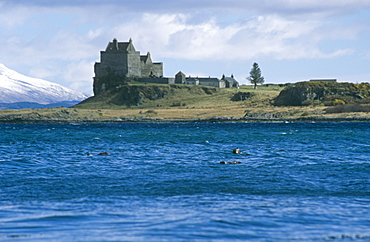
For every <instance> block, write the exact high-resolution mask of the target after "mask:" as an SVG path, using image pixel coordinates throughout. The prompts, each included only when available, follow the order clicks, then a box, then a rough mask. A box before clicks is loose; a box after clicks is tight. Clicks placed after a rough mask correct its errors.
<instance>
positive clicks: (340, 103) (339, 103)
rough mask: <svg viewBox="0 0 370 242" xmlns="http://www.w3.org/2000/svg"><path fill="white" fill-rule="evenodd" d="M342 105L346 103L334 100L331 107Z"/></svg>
mask: <svg viewBox="0 0 370 242" xmlns="http://www.w3.org/2000/svg"><path fill="white" fill-rule="evenodd" d="M344 104H346V102H345V101H343V100H341V99H334V100H333V101H332V105H333V106H336V105H344Z"/></svg>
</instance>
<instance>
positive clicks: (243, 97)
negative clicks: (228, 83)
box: [231, 92, 255, 102]
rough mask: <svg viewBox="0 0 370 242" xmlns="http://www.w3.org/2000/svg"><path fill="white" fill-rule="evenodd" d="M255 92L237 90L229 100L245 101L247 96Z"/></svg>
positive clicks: (249, 96)
mask: <svg viewBox="0 0 370 242" xmlns="http://www.w3.org/2000/svg"><path fill="white" fill-rule="evenodd" d="M254 95H255V94H254V93H251V92H237V93H235V95H234V96H233V97H232V98H231V101H234V102H238V101H245V100H247V99H248V98H251V97H253V96H254Z"/></svg>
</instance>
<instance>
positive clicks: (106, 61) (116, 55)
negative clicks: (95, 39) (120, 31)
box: [93, 39, 239, 95]
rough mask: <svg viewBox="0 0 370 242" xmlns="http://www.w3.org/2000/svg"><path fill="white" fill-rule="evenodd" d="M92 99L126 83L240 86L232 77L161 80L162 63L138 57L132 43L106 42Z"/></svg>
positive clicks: (145, 57) (149, 57) (95, 70)
mask: <svg viewBox="0 0 370 242" xmlns="http://www.w3.org/2000/svg"><path fill="white" fill-rule="evenodd" d="M94 72H95V77H94V87H93V89H94V95H98V94H100V93H102V92H104V91H105V90H106V89H107V88H109V87H112V86H119V85H121V84H124V83H125V82H127V81H128V80H137V81H139V82H143V83H160V84H187V85H205V86H213V87H219V88H238V87H239V83H238V82H237V81H236V80H235V79H234V77H233V76H231V77H225V76H223V77H222V78H221V79H218V78H211V77H208V78H207V77H206V78H199V77H196V78H194V77H190V76H189V77H186V76H185V74H183V73H182V72H181V71H180V72H179V73H177V74H176V76H175V78H166V77H163V63H162V62H159V63H154V62H153V61H152V59H151V55H150V52H148V53H147V55H140V51H136V50H135V47H134V45H133V43H132V39H130V40H129V42H118V41H117V39H114V40H113V42H109V44H108V46H107V48H106V49H105V51H101V52H100V62H96V63H95V65H94Z"/></svg>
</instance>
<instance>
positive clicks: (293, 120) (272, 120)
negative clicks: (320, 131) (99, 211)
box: [0, 116, 370, 124]
mask: <svg viewBox="0 0 370 242" xmlns="http://www.w3.org/2000/svg"><path fill="white" fill-rule="evenodd" d="M310 122H333V123H340V122H370V117H368V116H363V117H353V116H348V117H338V116H335V117H325V116H316V117H314V116H312V117H299V118H288V117H287V118H233V117H213V118H177V119H174V118H170V119H164V118H148V117H134V118H122V117H120V118H109V119H89V118H82V119H81V118H78V119H73V118H71V119H70V118H67V119H64V118H59V119H45V118H27V117H14V118H10V117H9V118H5V119H4V117H2V116H0V123H2V124H6V123H9V124H15V123H20V124H22V123H23V124H42V123H45V124H47V123H61V124H67V123H310Z"/></svg>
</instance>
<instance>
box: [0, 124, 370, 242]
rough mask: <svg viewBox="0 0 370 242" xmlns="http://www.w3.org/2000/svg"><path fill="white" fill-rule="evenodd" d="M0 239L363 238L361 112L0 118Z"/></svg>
mask: <svg viewBox="0 0 370 242" xmlns="http://www.w3.org/2000/svg"><path fill="white" fill-rule="evenodd" d="M235 148H239V149H240V150H241V151H242V152H243V153H244V154H234V153H233V150H234V149H235ZM99 154H100V155H99ZM223 161H224V163H229V162H232V161H237V162H240V163H235V164H222V163H220V162H223ZM0 241H370V123H367V122H351V123H339V122H338V123H335V122H328V123H120V124H117V123H115V124H113V123H112V124H0Z"/></svg>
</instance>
